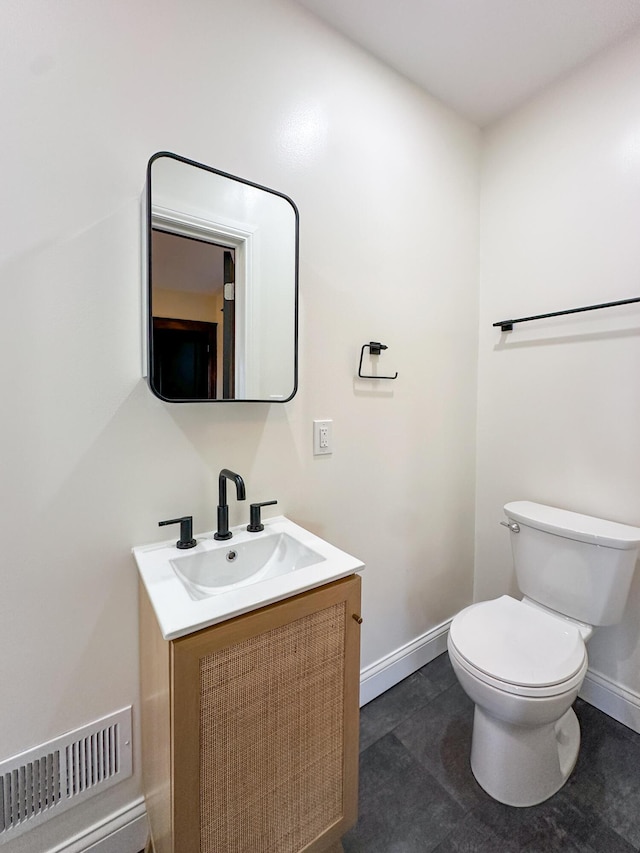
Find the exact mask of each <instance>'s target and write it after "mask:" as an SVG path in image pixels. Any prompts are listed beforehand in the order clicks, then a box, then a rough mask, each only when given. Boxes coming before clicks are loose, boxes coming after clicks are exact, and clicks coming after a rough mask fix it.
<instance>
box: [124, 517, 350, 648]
mask: <svg viewBox="0 0 640 853" xmlns="http://www.w3.org/2000/svg"><path fill="white" fill-rule="evenodd" d="M232 533H233V536H232V538H231V539H227V540H225V541H223V542H217V541H216V540H215V539H214V538H213V532H210V533H205V534H204V535H200V536H196V539H197V543H198V544H197V545H196V546H195V548H192V549H190V550H188V551H183V550H179V549H178V548H176V546H175V539H173V540H171V541H169V542H166V541H165V542H160V543H157V544H155V545H143V546H139V547H136V548H134V549H133V554H134V557H135V559H136V562H137V564H138V570H139V573H140V577H141V579H142V582H143V584H144V586H145V588H146V590H147V593H148V595H149V598H150V600H151V603H152V605H153V608H154V610H155V613H156V617H157V619H158V622H159V624H160V629H161V631H162V634H163V636H164V638H165V639H166V640H173V639H176V638H178V637H182V636H184V635H185V634H190V633H192V632H193V631H198V630H200V629H201V628H206V627H207V626H209V625H215V624H216V623H218V622H223V621H225V620H226V619H230V618H232V617H233V616H238V615H239V614H241V613H247V612H249V611H250V610H256V609H257V608H259V607H263V606H265V605H267V604H271V603H273V602H274V601H281V600H282V599H284V598H289V597H290V596H292V595H297V594H298V593H300V592H305V591H306V590H309V589H314V588H315V587H318V586H322V584H325V583H330V582H331V581H334V580H338V579H339V578H343V577H346V576H347V575H351V574H353V573H354V572H356V571H359V570H361V569H363V568H364V565H363V563H362V562H361V561H360V560H358V559H356V558H355V557H352V556H351V555H349V554H347V553H345V552H344V551H341V550H340V549H339V548H336V547H334V546H333V545H330V544H329V543H328V542H326V541H325V540H324V539H321V538H320V537H319V536H315V535H314V534H313V533H310V532H309V531H308V530H305V529H304V528H302V527H299V526H298V525H297V524H294V522H292V521H289V519H287V518H285V517H284V516H278V517H277V518H272V519H268V520H267V519H265V521H264V530H263V531H261V532H260V533H249V532H248V531H247V529H246V525H241V526H238V527H235V528H232Z"/></svg>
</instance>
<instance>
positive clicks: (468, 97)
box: [297, 0, 640, 126]
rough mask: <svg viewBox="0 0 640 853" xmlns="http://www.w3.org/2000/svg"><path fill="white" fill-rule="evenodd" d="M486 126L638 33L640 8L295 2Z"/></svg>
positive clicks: (470, 1) (533, 1) (481, 0)
mask: <svg viewBox="0 0 640 853" xmlns="http://www.w3.org/2000/svg"><path fill="white" fill-rule="evenodd" d="M297 2H299V3H300V4H301V5H303V6H305V7H306V8H307V9H310V10H311V11H312V12H314V13H315V14H316V15H318V16H319V17H320V18H322V19H323V20H324V21H325V22H327V23H328V24H330V25H331V26H332V27H334V28H335V29H337V30H338V31H339V32H341V33H343V34H344V35H345V36H347V37H348V38H350V39H351V40H352V41H354V42H356V43H357V44H359V45H360V46H361V47H364V48H365V49H366V50H368V51H369V52H370V53H372V54H373V55H374V56H377V57H378V58H379V59H381V60H382V61H384V62H386V63H387V64H388V65H390V66H391V67H392V68H395V69H396V70H397V71H399V72H400V73H402V74H404V75H405V76H406V77H408V78H409V79H410V80H413V81H414V82H415V83H417V84H418V85H419V86H421V87H422V88H423V89H426V90H427V91H428V92H430V93H431V94H433V95H435V96H436V97H437V98H439V99H440V100H441V101H444V103H446V104H448V105H449V106H450V107H452V108H453V109H454V110H456V112H458V113H460V114H462V115H464V116H466V117H467V118H469V119H470V120H471V121H473V122H475V123H476V124H478V125H480V126H486V125H488V124H490V123H491V122H492V121H495V120H496V119H498V118H500V117H501V116H503V115H505V114H506V113H507V112H509V111H510V110H511V109H513V108H514V107H516V106H518V105H519V104H521V103H523V102H524V101H526V100H527V99H528V98H530V97H531V96H532V95H534V94H535V93H537V92H539V91H540V90H541V89H543V88H544V87H545V86H547V85H548V84H549V83H551V82H553V81H555V80H557V79H558V78H560V77H562V76H563V75H565V74H567V73H568V72H570V71H571V70H573V69H574V68H576V67H577V66H578V65H580V64H581V63H583V62H585V61H586V60H588V59H589V58H591V57H592V56H594V55H595V54H596V53H598V52H599V51H601V50H603V49H605V48H607V47H609V46H610V45H612V44H613V43H614V42H616V41H618V40H620V39H622V38H624V37H625V36H626V35H627V34H629V33H630V32H631V31H632V30H634V29H635V28H637V27H640V0H297Z"/></svg>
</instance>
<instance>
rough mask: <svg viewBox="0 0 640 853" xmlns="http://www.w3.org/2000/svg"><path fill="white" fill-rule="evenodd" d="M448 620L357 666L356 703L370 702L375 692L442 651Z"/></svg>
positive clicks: (400, 678) (382, 691)
mask: <svg viewBox="0 0 640 853" xmlns="http://www.w3.org/2000/svg"><path fill="white" fill-rule="evenodd" d="M450 624H451V620H450V619H447V621H446V622H443V623H442V624H441V625H437V626H436V627H435V628H432V629H431V630H430V631H427V632H426V633H425V634H422V636H420V637H417V638H416V639H415V640H412V641H411V642H410V643H406V644H405V645H404V646H401V647H400V648H399V649H396V651H395V652H391V654H389V655H386V656H385V657H383V658H380V660H378V661H376V662H375V663H372V664H370V665H369V666H367V667H365V668H364V669H363V670H361V672H360V705H361V706H362V705H366V704H367V702H371V700H372V699H375V698H376V696H379V695H380V694H381V693H384V692H385V690H389V688H390V687H393V685H394V684H397V683H398V682H399V681H402V679H403V678H407V676H409V675H411V674H412V673H413V672H415V671H416V670H417V669H420V667H421V666H424V665H425V664H427V663H430V662H431V661H432V660H433V659H434V658H437V657H438V655H441V654H442V652H445V651H446V650H447V634H448V633H449V625H450Z"/></svg>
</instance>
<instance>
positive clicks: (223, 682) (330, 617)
mask: <svg viewBox="0 0 640 853" xmlns="http://www.w3.org/2000/svg"><path fill="white" fill-rule="evenodd" d="M232 533H233V536H232V538H231V539H229V540H227V541H224V542H220V541H215V540H214V538H213V534H212V533H210V534H204V535H203V536H197V537H196V541H197V544H196V546H195V547H193V548H191V549H190V550H189V552H188V553H186V552H185V551H181V550H179V549H178V548H177V547H176V543H175V541H173V542H163V543H159V544H156V545H151V546H143V547H140V548H134V556H135V558H136V562H137V564H138V569H139V574H140V661H141V694H142V704H141V717H142V754H143V786H144V794H145V799H146V805H147V813H148V816H149V825H150V830H151V839H150V842H149V845H148V848H147V850H148V851H149V853H150V851H153V853H194V851H200V852H201V853H302V851H306V853H322V852H323V851H327V853H338V851H341V850H342V845H341V843H340V838H341V836H342V835H343V834H344V833H345V832H346V831H347V830H348V829H349V828H350V827H351V826H353V824H354V823H355V821H356V816H357V786H358V711H359V707H358V706H359V702H358V696H359V675H360V673H359V670H360V623H361V621H362V619H361V617H360V577H359V576H358V575H357V574H355V573H356V572H357V571H359V570H361V569H362V568H363V564H362V563H361V562H360V561H359V560H357V559H356V558H354V557H351V556H350V555H349V554H346V553H345V552H343V551H341V550H340V549H338V548H335V547H334V546H332V545H330V544H329V543H328V542H325V541H324V540H323V539H321V538H319V537H317V536H315V535H314V534H312V533H310V532H309V531H307V530H305V529H303V528H301V527H299V526H298V525H296V524H294V523H293V522H291V521H290V520H289V519H287V518H285V517H283V516H279V517H276V518H273V519H269V520H266V521H265V522H264V530H262V531H260V532H248V531H247V528H246V526H241V527H237V528H233V529H232Z"/></svg>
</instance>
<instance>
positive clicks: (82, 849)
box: [47, 797, 149, 853]
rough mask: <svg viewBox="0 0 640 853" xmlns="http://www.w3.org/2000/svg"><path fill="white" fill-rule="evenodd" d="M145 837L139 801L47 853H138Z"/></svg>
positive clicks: (141, 800)
mask: <svg viewBox="0 0 640 853" xmlns="http://www.w3.org/2000/svg"><path fill="white" fill-rule="evenodd" d="M148 835H149V828H148V824H147V813H146V810H145V807H144V800H143V798H142V797H140V798H139V799H138V800H135V801H134V802H133V803H131V804H130V805H128V806H126V807H125V808H123V809H120V811H118V812H115V813H114V814H112V815H110V816H109V817H108V818H107V819H106V820H103V821H100V823H96V824H94V825H93V826H91V827H89V828H88V829H86V830H84V831H83V832H81V833H79V834H78V835H76V836H74V837H73V838H70V839H69V840H67V841H65V842H64V843H63V844H59V845H58V846H56V847H54V848H51V849H50V850H47V853H138V851H139V850H142V849H143V848H144V847H145V845H146V843H147V837H148Z"/></svg>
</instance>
